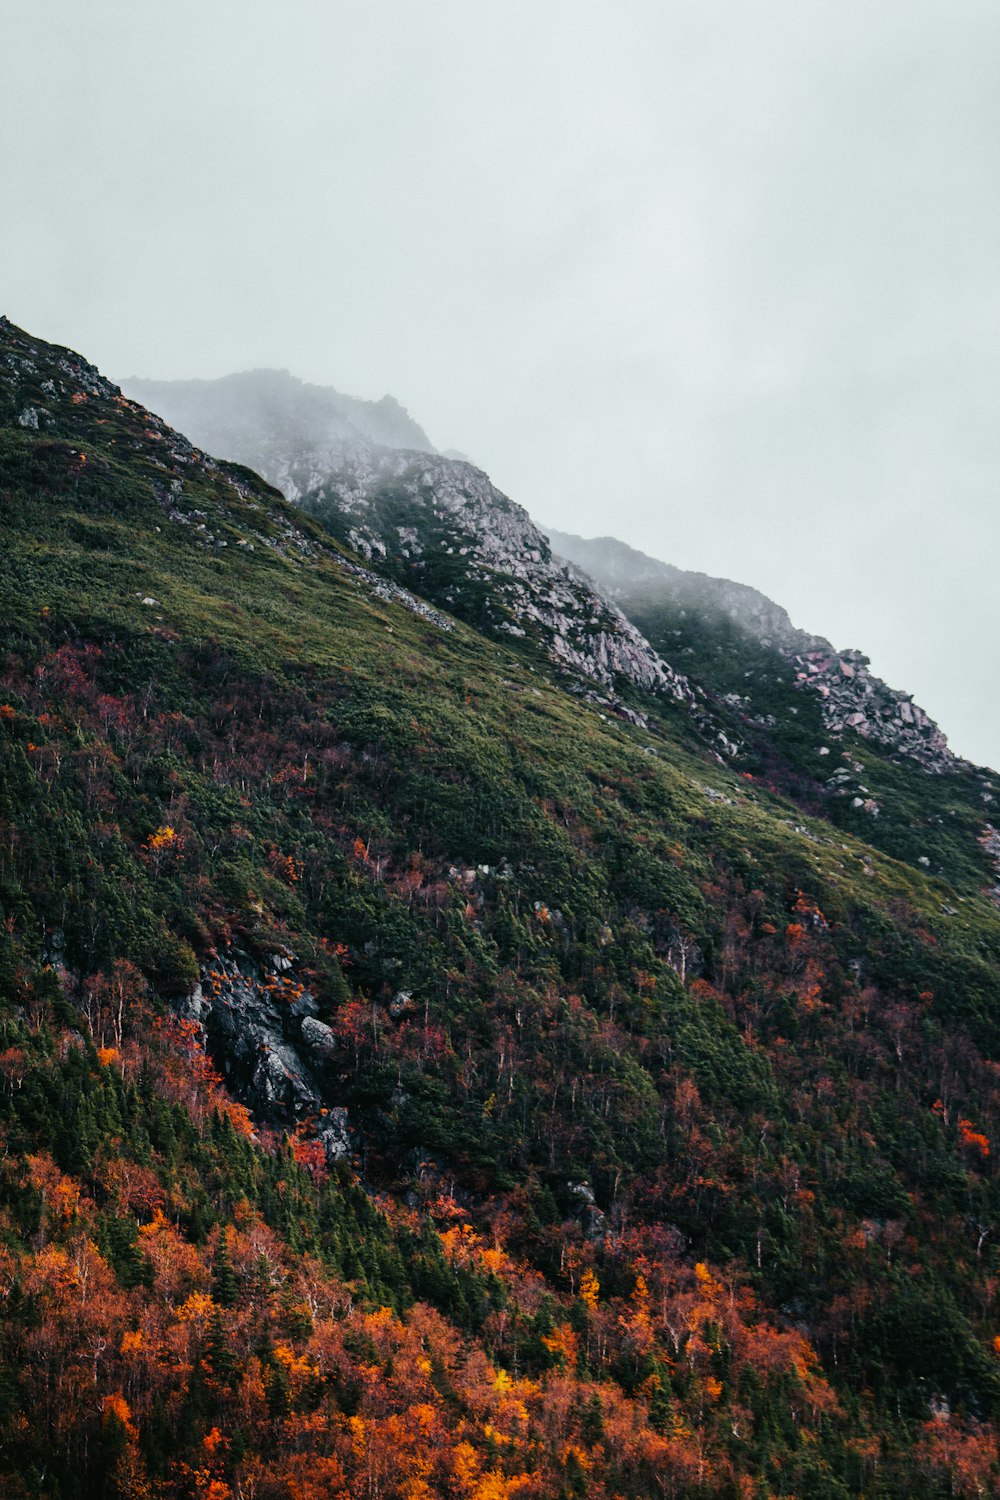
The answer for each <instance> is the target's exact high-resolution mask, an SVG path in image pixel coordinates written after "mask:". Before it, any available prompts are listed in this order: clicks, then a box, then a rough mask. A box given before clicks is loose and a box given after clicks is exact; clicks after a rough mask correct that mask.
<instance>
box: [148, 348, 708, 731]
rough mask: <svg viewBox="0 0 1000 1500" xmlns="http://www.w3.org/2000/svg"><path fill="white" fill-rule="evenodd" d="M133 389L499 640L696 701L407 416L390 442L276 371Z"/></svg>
mask: <svg viewBox="0 0 1000 1500" xmlns="http://www.w3.org/2000/svg"><path fill="white" fill-rule="evenodd" d="M128 389H129V390H130V391H131V392H132V393H133V394H134V395H136V396H137V397H139V398H141V399H142V400H143V401H146V402H148V403H149V404H150V405H152V406H155V407H156V409H157V410H158V411H160V412H161V414H162V415H163V417H165V418H166V420H167V421H169V422H171V423H174V424H176V425H177V426H180V427H182V428H183V430H184V431H185V432H188V433H190V434H191V436H192V437H193V438H194V440H195V441H196V442H198V443H199V444H201V445H202V447H204V448H206V449H208V450H209V451H210V452H212V453H214V454H218V455H219V456H220V457H224V458H228V459H234V460H236V461H237V462H239V463H241V464H246V465H249V466H251V467H252V468H255V469H256V470H258V472H260V473H261V474H263V475H264V476H265V477H266V478H267V479H268V480H269V481H270V482H271V483H272V484H273V485H275V486H276V487H277V488H279V489H280V490H281V491H282V492H283V494H284V495H285V497H286V498H287V499H289V500H293V501H295V502H297V503H298V504H299V505H301V507H302V508H303V509H304V510H306V511H307V512H308V513H309V514H311V515H315V516H317V517H318V518H319V519H320V520H321V521H322V522H323V523H324V525H325V526H326V527H327V528H328V529H329V530H331V531H332V532H333V533H334V534H335V535H336V536H338V537H339V538H340V539H341V540H342V541H344V542H346V543H347V544H348V545H349V546H351V547H352V548H353V549H354V550H355V551H357V552H360V553H362V554H363V555H364V556H365V557H367V558H369V559H371V558H373V557H374V558H377V560H378V562H379V564H380V566H381V567H382V568H383V569H385V570H387V571H388V572H390V573H391V575H392V576H393V577H394V578H395V579H397V580H398V581H399V582H402V583H406V584H407V585H410V586H413V587H416V588H418V589H419V591H420V592H421V593H422V594H423V595H424V597H426V598H428V599H432V600H433V601H434V602H435V603H437V604H440V605H441V606H442V607H443V608H446V609H448V610H449V611H450V612H451V613H452V614H455V615H457V616H458V617H460V618H461V619H464V620H467V621H469V622H470V623H472V624H474V625H476V626H477V627H478V628H479V629H481V630H485V631H488V632H489V633H490V634H492V635H494V636H497V637H498V638H500V639H503V638H504V637H511V636H513V637H516V638H519V639H523V638H524V637H525V636H527V635H529V634H530V635H531V637H532V639H533V640H535V641H536V642H537V643H539V644H543V645H544V649H545V651H546V654H547V655H548V656H549V657H550V658H552V659H554V660H556V661H558V662H560V663H562V664H564V665H565V666H566V667H568V668H569V669H570V670H571V671H573V672H577V673H582V674H583V675H584V676H587V677H590V678H593V679H594V680H595V681H596V682H598V683H600V684H601V685H602V686H603V687H605V688H609V689H614V688H615V687H616V686H622V685H633V686H638V687H640V688H642V689H644V690H652V691H655V692H663V693H665V694H667V695H668V696H669V697H671V698H673V699H675V700H676V701H678V702H685V701H687V702H690V701H691V699H692V694H691V690H690V687H689V685H688V684H687V682H686V681H685V680H684V678H683V675H682V674H680V673H677V672H674V671H673V670H672V669H671V667H669V666H668V664H667V663H666V662H664V661H662V660H661V659H660V658H659V657H658V656H657V654H656V653H655V652H654V651H652V650H651V648H650V647H649V644H648V643H647V642H646V641H645V640H643V639H642V637H641V635H640V633H639V631H638V630H636V628H635V627H634V626H633V625H631V624H630V623H629V621H628V620H626V619H625V618H624V616H623V615H622V613H621V611H620V610H618V609H617V608H615V606H614V605H613V604H611V603H610V602H609V601H608V600H607V599H606V598H604V597H603V596H602V595H601V594H600V592H599V591H598V590H596V589H595V588H594V587H593V585H592V584H591V582H590V580H589V579H586V578H582V577H580V575H579V574H578V573H577V572H576V570H575V569H572V568H569V567H567V566H566V565H565V564H561V563H557V562H554V561H553V559H552V556H551V552H550V549H549V545H548V542H547V541H546V539H545V537H544V536H543V535H542V534H541V532H540V531H539V530H538V528H537V527H536V526H535V525H534V523H533V522H532V521H531V519H530V517H529V516H528V514H527V512H526V511H524V510H523V509H522V508H521V506H519V505H515V504H514V502H513V501H511V500H509V499H508V498H507V497H506V496H505V495H502V494H501V493H500V491H499V490H497V489H496V488H495V487H494V486H493V485H492V484H491V483H490V480H489V478H488V477H487V475H486V474H484V473H483V472H482V470H481V469H477V468H476V467H475V466H474V465H472V464H470V463H468V462H467V461H465V460H462V459H453V458H448V457H446V456H444V455H435V454H434V453H433V450H431V449H430V445H429V444H428V443H427V440H426V438H424V437H423V434H422V433H421V432H420V429H419V428H417V427H416V426H415V424H410V423H409V419H407V424H409V425H406V424H402V425H399V426H398V427H395V428H392V435H390V430H389V428H388V427H387V426H385V425H382V426H380V425H379V424H378V423H375V422H372V421H371V420H370V411H369V409H368V407H366V405H365V403H359V402H356V403H353V404H351V405H350V407H349V412H350V417H351V423H350V424H345V423H344V422H343V421H342V419H341V416H340V412H341V409H342V407H343V409H344V410H347V409H348V408H347V407H346V406H345V398H344V397H341V396H338V395H337V394H336V392H333V391H323V390H319V389H318V388H317V387H315V386H307V385H303V384H302V382H301V381H296V380H294V379H293V377H291V376H288V375H285V374H279V373H277V372H274V371H255V372H253V373H252V374H250V375H234V376H229V377H227V378H226V379H224V380H220V381H214V382H210V381H166V382H154V381H138V380H133V381H130V382H128ZM381 404H382V403H380V405H381ZM397 409H398V408H397ZM398 410H401V409H398ZM410 428H412V432H411V430H410ZM414 433H415V434H417V436H418V439H419V440H417V441H414V440H413V435H414ZM380 434H381V435H380ZM417 450H421V451H417ZM614 706H617V704H615V705H614Z"/></svg>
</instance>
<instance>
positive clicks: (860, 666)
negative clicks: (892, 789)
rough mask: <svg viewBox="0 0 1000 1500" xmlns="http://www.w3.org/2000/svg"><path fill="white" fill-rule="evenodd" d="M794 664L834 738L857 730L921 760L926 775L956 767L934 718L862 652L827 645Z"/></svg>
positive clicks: (807, 653)
mask: <svg viewBox="0 0 1000 1500" xmlns="http://www.w3.org/2000/svg"><path fill="white" fill-rule="evenodd" d="M824 644H825V643H824ZM791 659H792V664H793V666H794V667H795V680H796V682H797V683H798V684H799V685H800V686H801V687H804V688H807V689H809V690H810V691H812V692H814V693H818V694H819V697H820V699H821V701H822V708H823V720H824V723H825V725H826V728H827V729H828V730H829V732H830V734H831V735H840V734H842V733H843V731H844V730H845V729H853V730H854V732H855V734H859V735H861V737H862V738H863V739H866V740H874V741H875V742H876V743H877V744H880V745H886V746H888V747H889V749H891V750H895V751H896V752H897V753H898V754H900V755H906V756H909V757H910V759H911V760H916V761H919V762H920V764H921V765H922V766H924V767H925V768H926V769H927V770H928V771H936V772H940V771H947V770H949V769H951V767H953V766H954V765H955V764H956V763H957V762H956V757H955V756H954V755H953V754H952V752H951V751H950V750H949V749H948V741H947V740H946V739H945V736H944V734H943V732H942V731H941V730H940V729H939V728H938V726H937V725H936V724H935V723H934V721H933V719H931V718H930V717H929V715H928V714H925V713H924V711H923V709H922V708H921V707H920V706H919V705H918V704H916V703H914V701H913V698H912V696H911V695H910V694H909V693H904V692H900V691H899V690H898V689H896V688H891V687H889V686H888V684H886V683H884V682H883V681H882V679H881V678H879V677H875V676H873V675H872V673H871V672H870V671H869V670H868V658H867V656H862V655H861V653H860V651H840V652H837V651H834V650H833V649H832V648H830V647H829V646H827V649H825V650H824V649H822V648H821V649H819V650H815V649H814V650H810V651H806V652H804V653H801V654H799V655H795V656H793V657H792V658H791Z"/></svg>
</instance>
